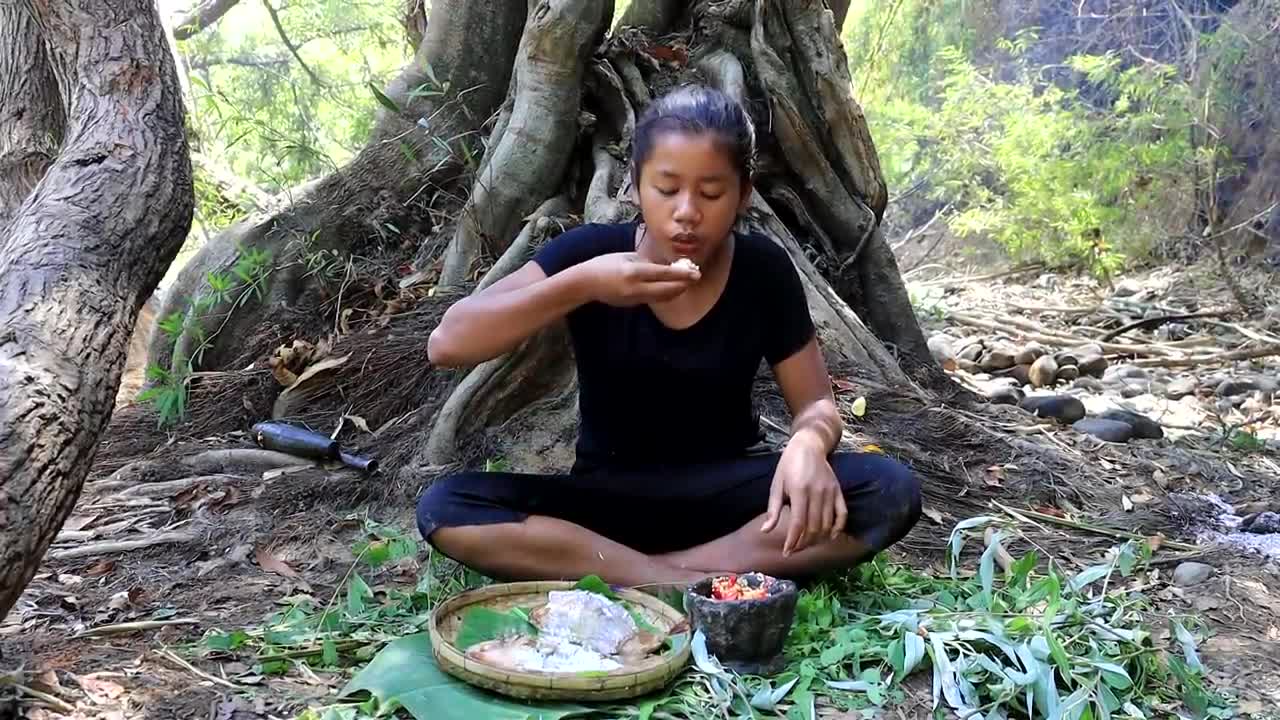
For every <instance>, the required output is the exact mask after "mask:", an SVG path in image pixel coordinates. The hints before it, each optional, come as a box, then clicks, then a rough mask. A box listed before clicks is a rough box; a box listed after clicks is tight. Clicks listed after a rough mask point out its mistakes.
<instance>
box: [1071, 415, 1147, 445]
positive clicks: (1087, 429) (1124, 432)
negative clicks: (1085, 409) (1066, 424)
mask: <svg viewBox="0 0 1280 720" xmlns="http://www.w3.org/2000/svg"><path fill="white" fill-rule="evenodd" d="M1071 427H1072V428H1073V429H1074V430H1075V431H1076V432H1081V433H1084V434H1086V435H1092V436H1094V437H1096V438H1098V439H1099V440H1106V441H1107V442H1113V443H1124V442H1129V438H1131V437H1133V426H1132V425H1130V424H1128V423H1122V422H1120V421H1119V420H1104V419H1102V418H1085V419H1083V420H1077V421H1076V422H1074V423H1072V424H1071Z"/></svg>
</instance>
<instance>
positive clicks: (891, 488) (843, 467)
mask: <svg viewBox="0 0 1280 720" xmlns="http://www.w3.org/2000/svg"><path fill="white" fill-rule="evenodd" d="M832 469H833V470H834V471H835V473H836V477H837V478H838V479H839V480H840V485H841V487H843V488H844V494H845V502H846V504H847V505H848V506H849V509H850V517H851V519H852V517H853V516H854V511H853V508H854V507H855V506H857V507H859V509H860V510H862V511H864V513H865V514H863V513H860V514H861V515H862V517H864V518H867V519H868V521H870V518H871V517H874V518H876V520H877V522H878V524H880V525H881V527H880V528H879V529H878V532H872V533H871V534H872V535H875V536H877V537H878V538H881V539H882V541H881V542H879V543H876V544H877V545H883V547H878V548H876V549H877V550H882V549H884V547H888V546H889V545H892V544H894V543H896V542H898V541H899V540H901V539H902V538H903V537H904V536H906V534H907V533H908V532H910V531H911V528H913V527H915V524H916V522H917V521H919V519H920V515H921V511H922V506H923V485H922V483H921V480H920V476H919V475H918V474H916V472H915V471H914V470H912V469H911V467H910V466H908V465H906V464H905V463H903V462H900V461H898V460H895V459H893V458H891V457H889V456H887V455H881V454H879V453H848V454H840V455H837V456H835V458H834V459H833V462H832ZM866 511H872V512H866ZM850 530H852V531H853V532H854V533H855V534H859V531H860V530H861V531H863V532H867V531H868V530H869V528H857V527H851V528H850Z"/></svg>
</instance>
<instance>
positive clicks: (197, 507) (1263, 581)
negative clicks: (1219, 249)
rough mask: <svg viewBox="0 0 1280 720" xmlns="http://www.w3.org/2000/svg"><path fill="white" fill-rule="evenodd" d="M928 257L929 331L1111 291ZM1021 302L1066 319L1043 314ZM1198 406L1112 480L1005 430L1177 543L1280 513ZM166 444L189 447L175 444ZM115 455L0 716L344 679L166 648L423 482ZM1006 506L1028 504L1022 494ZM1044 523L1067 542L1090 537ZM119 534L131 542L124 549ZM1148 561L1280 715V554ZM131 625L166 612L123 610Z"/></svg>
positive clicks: (1233, 672)
mask: <svg viewBox="0 0 1280 720" xmlns="http://www.w3.org/2000/svg"><path fill="white" fill-rule="evenodd" d="M927 265H930V263H917V266H919V267H922V268H925V270H923V271H922V272H920V273H917V274H916V275H915V277H913V278H909V279H912V280H914V281H915V282H916V283H917V285H916V287H915V289H916V290H917V291H918V292H919V293H920V296H921V297H922V298H923V299H924V300H923V302H926V303H928V302H932V303H934V304H935V309H936V312H934V311H926V312H925V316H926V317H927V318H929V320H928V329H929V330H930V331H931V332H941V331H947V332H954V333H956V334H961V333H966V332H970V331H971V330H972V328H969V329H964V328H962V327H960V324H958V323H956V322H954V321H952V320H948V316H949V315H951V314H954V313H957V312H959V313H966V312H967V313H975V312H986V311H990V312H994V311H995V309H999V310H1000V311H1001V312H1004V311H1007V310H1008V307H1009V306H1011V305H1021V306H1022V307H1055V306H1063V305H1075V304H1087V303H1090V302H1100V301H1101V299H1102V298H1105V297H1107V296H1109V295H1111V294H1113V292H1114V290H1113V289H1111V288H1105V287H1101V286H1099V285H1097V284H1096V283H1092V282H1090V281H1084V280H1080V279H1076V278H1069V277H1062V278H1056V279H1052V280H1046V279H1045V278H1044V276H1043V275H1042V274H1037V273H1034V272H1033V273H1025V274H1021V275H1011V276H1007V277H1003V278H995V279H990V278H978V279H972V278H974V277H975V276H979V275H982V274H984V273H985V274H990V272H991V265H990V263H989V261H987V260H984V261H982V266H981V269H979V268H976V267H965V266H954V265H953V266H951V267H946V266H939V265H937V264H932V265H933V266H932V267H926V266H927ZM1162 272H1163V271H1160V270H1154V271H1151V272H1148V273H1144V274H1141V275H1136V276H1134V277H1133V278H1130V279H1131V280H1132V281H1133V282H1135V283H1138V284H1139V286H1141V287H1144V288H1146V287H1152V288H1157V289H1158V293H1163V294H1164V295H1167V294H1168V293H1169V292H1172V291H1173V290H1176V289H1177V288H1179V287H1185V284H1184V283H1182V282H1180V281H1173V282H1166V281H1165V280H1164V279H1162V278H1164V276H1163V275H1162ZM1206 272H1207V271H1206ZM966 277H967V278H970V279H965V278H966ZM1276 284H1277V285H1280V283H1276ZM1161 288H1162V289H1161ZM1199 292H1201V293H1202V295H1203V297H1202V302H1203V304H1205V305H1209V304H1210V303H1211V301H1212V300H1213V299H1214V297H1211V295H1212V293H1214V292H1217V293H1219V294H1222V293H1226V290H1225V289H1224V288H1220V287H1216V286H1214V287H1208V286H1206V288H1202V289H1201V290H1200V291H1199ZM1042 315H1043V314H1042ZM1019 317H1040V318H1041V319H1040V320H1039V321H1043V322H1045V323H1046V324H1052V323H1053V322H1054V320H1053V318H1049V319H1045V318H1043V317H1041V315H1034V314H1022V315H1019ZM1259 367H1261V368H1262V370H1263V371H1268V372H1270V371H1272V370H1268V368H1274V366H1270V365H1265V364H1264V365H1261V366H1259ZM1211 370H1212V368H1196V369H1195V370H1194V372H1195V373H1201V374H1203V373H1207V372H1210V371H1211ZM1104 394H1105V393H1104ZM1117 397H1118V396H1117ZM1272 407H1273V408H1274V407H1275V406H1274V405H1273V406H1272ZM1009 410H1010V409H1009V408H1007V407H1002V406H994V405H993V406H989V408H988V412H989V413H990V421H991V424H992V426H993V427H999V426H1000V425H1001V423H1004V422H1005V421H1006V419H1007V418H1008V417H1009V415H1008V411H1009ZM1268 418H1269V419H1268V420H1266V421H1264V422H1262V423H1260V425H1261V426H1267V423H1272V424H1274V423H1276V422H1277V415H1276V414H1275V413H1272V414H1270V415H1268ZM1199 420H1200V421H1201V423H1202V424H1201V425H1196V426H1192V427H1189V428H1186V429H1184V430H1183V431H1182V432H1181V433H1174V432H1170V434H1169V435H1167V436H1166V437H1165V438H1164V439H1162V440H1159V441H1143V442H1142V443H1138V442H1135V443H1131V444H1127V445H1114V444H1107V445H1106V447H1105V450H1106V453H1128V454H1132V455H1133V456H1135V457H1140V458H1142V459H1143V460H1144V461H1145V462H1148V463H1151V465H1149V466H1150V467H1156V468H1160V469H1162V470H1161V471H1160V472H1156V473H1152V474H1151V475H1148V476H1145V477H1144V476H1125V477H1114V476H1112V475H1111V474H1110V473H1109V472H1108V465H1107V464H1106V460H1105V457H1106V456H1107V455H1106V454H1105V453H1101V452H1100V451H1099V448H1100V447H1102V445H1101V444H1100V443H1098V442H1097V441H1095V440H1093V439H1092V438H1088V437H1083V436H1081V435H1080V434H1079V433H1076V432H1074V431H1073V430H1071V429H1070V428H1069V427H1068V428H1063V427H1056V426H1045V425H1038V426H1037V425H1035V424H1034V423H1032V424H1029V426H1030V427H1031V430H1030V431H1025V429H1024V430H1023V431H1019V430H1017V429H1015V430H1013V431H1011V432H1010V433H1009V434H1010V436H1011V437H1014V436H1017V437H1021V438H1022V439H1025V440H1030V441H1032V442H1037V443H1041V444H1044V445H1046V446H1052V447H1056V448H1065V449H1066V450H1067V451H1069V452H1071V453H1074V454H1075V455H1078V456H1079V457H1080V458H1081V461H1082V462H1093V461H1095V459H1096V458H1104V459H1102V460H1101V461H1100V462H1099V463H1098V465H1097V467H1098V473H1097V482H1098V483H1111V484H1117V485H1121V486H1123V487H1122V490H1123V496H1124V497H1125V498H1128V500H1127V501H1126V505H1128V506H1127V507H1117V508H1115V510H1114V513H1116V514H1118V515H1120V516H1121V517H1122V518H1123V515H1124V513H1131V514H1133V517H1134V518H1135V520H1134V524H1135V527H1136V526H1137V525H1139V524H1140V523H1139V522H1138V520H1136V518H1137V517H1138V516H1139V515H1141V516H1142V517H1145V518H1151V517H1155V518H1158V524H1159V525H1160V526H1161V527H1163V528H1167V529H1168V531H1167V532H1168V535H1169V538H1168V539H1170V540H1183V541H1187V542H1196V541H1197V539H1198V538H1197V537H1196V528H1197V525H1196V524H1195V522H1194V521H1193V520H1194V518H1190V517H1189V516H1188V515H1187V514H1186V513H1185V512H1182V511H1179V510H1178V509H1177V507H1176V506H1175V504H1174V503H1173V498H1176V497H1180V496H1182V495H1185V494H1188V493H1192V494H1194V493H1203V494H1210V493H1212V494H1213V495H1214V496H1216V497H1220V498H1222V499H1223V501H1225V502H1226V503H1228V504H1230V505H1232V506H1236V507H1238V506H1240V505H1242V504H1250V503H1252V505H1253V506H1254V507H1255V508H1256V509H1265V508H1266V507H1270V509H1272V510H1277V511H1280V507H1277V506H1276V504H1280V500H1277V499H1280V487H1277V486H1278V485H1280V471H1273V469H1274V468H1275V465H1274V464H1272V462H1271V461H1270V460H1269V459H1268V455H1269V453H1268V452H1263V451H1253V452H1248V451H1244V450H1239V449H1235V448H1232V447H1215V446H1213V445H1212V444H1211V443H1210V441H1209V438H1210V437H1211V435H1212V431H1213V429H1214V426H1213V425H1212V423H1208V421H1206V420H1205V419H1204V418H1203V417H1201V418H1199ZM1171 424H1177V423H1171ZM1267 427H1269V426H1267ZM1264 429H1265V428H1264ZM240 441H241V442H243V439H240ZM165 452H170V453H171V457H173V458H175V459H174V460H173V462H178V461H179V460H178V459H177V458H178V457H179V455H180V452H181V451H180V450H175V449H170V450H168V451H165ZM119 465H120V463H119V462H114V463H109V464H106V465H104V466H103V467H101V468H99V469H98V470H96V471H95V473H94V474H93V476H92V477H91V479H90V482H89V483H88V484H87V485H86V487H85V489H84V492H83V494H82V497H81V499H80V501H79V504H78V506H77V509H76V512H75V515H74V516H73V517H72V519H71V521H70V522H69V523H68V524H67V526H66V528H65V529H64V531H63V534H62V536H60V540H59V542H58V543H57V544H56V545H55V547H54V548H53V549H52V550H51V552H50V554H49V556H48V557H47V558H46V561H45V563H44V565H43V567H42V568H41V571H40V574H39V575H38V576H37V577H36V579H35V581H34V582H32V584H31V585H30V587H29V588H28V590H27V592H26V593H25V594H24V596H23V597H22V599H21V600H20V602H19V603H18V605H17V607H16V608H15V609H14V610H13V611H12V612H11V613H10V614H9V616H8V617H7V618H5V619H4V621H3V623H0V669H3V670H4V671H6V672H15V671H21V673H22V675H21V677H23V678H25V680H23V682H24V684H26V686H27V687H29V688H31V689H32V690H34V691H35V695H33V694H31V693H26V694H23V695H22V696H21V697H20V698H19V697H17V696H15V695H14V693H13V687H12V686H8V687H3V686H0V698H3V699H2V700H0V718H6V717H32V718H58V717H66V718H103V719H110V720H124V719H126V718H211V719H215V718H216V719H221V720H229V719H231V718H236V719H238V720H243V719H248V718H290V717H293V716H295V715H296V714H297V713H298V712H300V711H301V710H302V709H304V708H305V707H307V706H308V705H309V704H312V705H314V704H322V703H324V702H326V699H327V701H332V700H333V699H334V695H335V694H336V692H337V690H338V688H339V687H341V683H342V682H343V681H344V680H345V678H343V677H342V676H340V675H339V674H337V673H331V674H317V673H315V672H311V671H310V670H303V669H299V670H298V671H297V672H290V673H288V674H287V675H286V676H285V677H283V678H276V677H272V678H269V679H267V678H263V677H261V676H257V675H255V674H254V672H253V670H252V668H251V667H250V666H249V665H247V664H246V663H245V662H243V661H239V660H236V659H227V658H220V657H217V656H214V657H211V658H197V659H194V660H192V662H191V664H186V661H184V660H183V659H182V658H184V657H188V656H187V655H185V654H184V653H183V652H171V651H176V650H181V649H182V648H183V647H184V646H187V645H191V644H193V643H196V642H197V641H198V640H200V638H201V637H202V636H204V635H205V634H206V633H208V632H210V631H212V630H215V629H217V630H226V631H230V630H234V629H237V628H242V627H248V626H254V625H260V624H262V623H263V621H264V620H265V619H266V618H267V617H269V616H270V615H271V614H272V613H274V612H278V611H280V610H281V608H282V607H284V606H285V604H286V602H287V599H288V598H291V597H293V598H296V597H298V596H299V595H307V596H310V597H312V598H315V599H317V601H318V602H320V603H324V602H329V601H330V600H331V599H333V598H334V597H335V596H336V594H337V590H338V588H341V587H342V584H343V582H344V579H345V578H346V576H347V573H348V571H349V570H350V569H351V567H352V565H353V563H354V561H355V560H356V554H355V553H354V552H353V550H352V548H353V546H354V545H355V544H356V543H357V542H358V541H359V540H360V539H361V538H362V537H363V536H364V528H365V524H366V522H367V521H370V520H372V521H376V522H378V523H382V524H386V525H391V526H396V527H399V528H400V529H402V530H403V531H404V532H406V533H409V534H410V535H412V536H413V537H415V538H416V530H414V525H413V505H414V500H415V495H416V492H417V489H418V488H417V487H414V486H412V485H411V484H405V483H403V482H398V483H389V482H387V481H385V480H384V479H383V478H381V477H379V476H376V475H375V476H372V477H366V476H363V475H361V474H359V473H357V472H355V471H352V470H348V469H341V468H323V467H318V466H314V465H313V466H305V465H303V464H300V465H299V466H297V467H295V468H291V469H289V470H288V471H286V472H281V471H268V472H265V473H264V472H221V473H214V474H210V475H205V476H200V477H198V478H196V480H195V481H191V480H184V481H181V482H167V483H166V482H162V483H151V484H144V485H140V486H139V485H134V486H122V485H121V484H119V483H113V482H112V481H109V480H107V479H106V478H107V477H108V476H109V475H110V472H111V471H113V470H115V469H117V468H118V467H119ZM974 482H983V481H982V480H978V479H975V480H974ZM986 484H988V485H989V484H990V483H989V482H987V483H986ZM1004 502H1006V503H1007V504H1008V505H1010V506H1014V507H1023V506H1024V505H1023V504H1020V500H1019V497H1018V496H1017V495H1016V494H1015V493H1012V492H1010V493H1009V495H1008V497H1005V498H1004ZM1130 506H1131V507H1130ZM934 510H935V511H937V510H939V509H934ZM940 510H941V511H942V512H945V510H946V508H942V509H940ZM937 515H938V516H941V512H937ZM944 519H945V522H943V521H942V520H940V519H939V518H938V517H933V516H931V517H926V518H922V520H921V522H920V524H919V525H918V526H917V527H916V529H915V530H914V531H913V536H915V537H917V538H918V537H925V536H927V537H930V538H934V539H936V538H939V537H945V536H946V535H947V534H948V533H949V532H950V529H951V527H950V526H951V524H952V523H953V522H954V520H955V519H954V518H951V517H946V518H944ZM1112 519H1113V520H1114V518H1112ZM1179 528H1181V532H1178V529H1179ZM1043 529H1044V531H1045V533H1047V534H1048V536H1050V537H1052V538H1054V539H1055V540H1056V541H1057V542H1058V543H1060V547H1061V548H1062V551H1063V552H1064V553H1065V554H1067V555H1070V553H1071V549H1072V548H1073V547H1080V546H1081V543H1082V538H1084V537H1086V536H1088V534H1089V533H1088V532H1082V531H1079V530H1072V529H1069V528H1065V527H1056V526H1046V527H1044V528H1043ZM122 541H132V542H134V543H135V544H134V545H125V546H121V545H119V544H118V543H120V542H122ZM100 543H117V544H116V545H114V546H112V545H101V544H100ZM148 543H153V544H148ZM910 545H911V544H910V543H908V544H904V546H910ZM904 559H905V560H906V561H908V562H910V563H912V564H913V565H915V566H917V567H920V568H927V567H941V558H940V557H938V556H928V555H920V554H918V553H913V554H911V555H908V556H906V557H905V558H904ZM1193 559H1194V560H1198V561H1200V562H1203V563H1205V564H1207V565H1210V566H1211V567H1212V573H1211V574H1210V576H1209V577H1208V578H1207V579H1204V580H1202V581H1200V582H1197V583H1193V584H1190V585H1187V586H1180V585H1178V584H1175V583H1173V582H1172V581H1171V576H1172V573H1173V571H1174V569H1175V567H1176V566H1177V565H1178V564H1179V563H1181V562H1184V561H1187V560H1193ZM424 562H426V550H425V546H424V547H423V548H422V549H421V550H420V552H419V553H418V556H417V557H416V558H414V559H408V560H405V561H402V562H400V563H398V564H395V565H393V566H390V567H388V568H386V569H384V570H380V571H376V572H370V573H368V574H367V575H366V577H365V579H366V581H367V582H368V583H369V584H370V586H372V587H373V588H374V589H375V592H376V591H377V590H378V589H379V588H385V587H412V586H413V584H414V583H415V582H416V578H417V576H418V573H419V570H420V569H421V567H422V563H424ZM1155 562H1156V565H1155V567H1156V568H1157V569H1158V571H1159V573H1158V575H1157V578H1156V580H1155V582H1154V587H1153V588H1152V589H1151V592H1153V593H1154V597H1156V598H1157V599H1158V600H1159V602H1160V604H1161V609H1162V610H1164V609H1168V610H1171V611H1178V612H1188V613H1195V614H1198V615H1199V616H1201V617H1203V618H1205V619H1206V620H1207V621H1208V622H1209V623H1210V625H1211V627H1212V628H1213V633H1214V634H1213V636H1212V637H1211V638H1210V639H1209V640H1208V641H1207V642H1206V644H1205V646H1204V647H1203V648H1202V658H1203V660H1204V664H1205V665H1206V667H1207V668H1208V669H1209V671H1210V675H1211V678H1212V679H1213V681H1214V682H1215V684H1218V685H1219V686H1221V687H1228V688H1232V689H1233V690H1235V691H1236V692H1238V694H1239V697H1240V699H1241V703H1240V705H1239V707H1238V710H1239V712H1240V714H1241V715H1242V716H1255V717H1270V718H1276V717H1280V715H1277V714H1276V711H1275V708H1277V707H1280V568H1278V566H1277V564H1276V561H1275V559H1268V558H1266V557H1264V556H1261V555H1258V554H1256V553H1250V552H1248V551H1246V550H1244V549H1242V548H1239V547H1231V546H1227V547H1213V546H1211V545H1208V544H1205V545H1204V551H1203V552H1202V553H1200V554H1198V555H1197V556H1195V557H1191V556H1188V555H1186V554H1181V555H1178V554H1171V555H1161V554H1157V556H1156V558H1155ZM138 622H151V623H167V624H159V625H153V626H144V627H141V628H139V627H136V626H135V627H133V628H130V627H129V626H128V625H124V626H121V624H123V623H138ZM104 628H105V631H104V630H103V629H104ZM95 629H98V630H97V631H96V633H97V634H95ZM1153 630H1154V631H1155V632H1157V633H1159V632H1161V631H1162V630H1161V629H1159V628H1153ZM1165 632H1167V631H1165ZM913 687H915V685H914V684H913ZM928 690H929V688H928V683H927V681H926V682H925V683H924V686H923V687H915V691H913V692H912V693H911V695H910V697H909V700H908V702H907V703H906V704H905V705H903V706H900V707H898V708H896V709H895V710H893V711H892V712H893V713H894V714H895V715H896V716H899V717H928V716H930V714H931V713H930V712H929V708H928V704H929V703H928V700H929V698H928ZM1268 713H1270V714H1268Z"/></svg>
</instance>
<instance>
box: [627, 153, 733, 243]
mask: <svg viewBox="0 0 1280 720" xmlns="http://www.w3.org/2000/svg"><path fill="white" fill-rule="evenodd" d="M638 191H639V198H640V212H641V214H642V215H643V217H644V223H645V226H646V230H647V238H646V239H645V241H644V244H645V245H646V246H650V245H651V247H647V248H644V250H647V252H645V254H646V255H650V256H651V259H653V260H656V261H658V262H667V263H670V262H674V261H675V260H677V259H679V258H689V259H690V260H692V261H693V262H694V263H697V264H698V265H699V266H703V265H705V264H706V261H707V260H708V259H710V258H714V257H716V255H717V253H718V251H719V249H720V248H721V247H722V246H723V245H724V242H725V240H726V239H727V238H728V237H729V232H730V231H731V230H732V229H733V224H734V221H735V220H736V219H737V217H738V213H739V212H740V211H742V210H744V209H745V208H746V206H747V204H748V203H749V201H750V196H751V189H750V185H749V183H745V182H743V180H742V178H741V177H740V176H739V174H738V170H737V168H735V167H734V164H733V162H732V161H731V160H730V158H729V155H728V154H727V152H726V150H725V149H724V148H723V146H722V145H721V144H720V143H718V142H717V141H716V139H715V137H714V136H712V135H710V134H707V133H700V134H694V133H686V132H666V133H663V134H662V135H660V136H659V137H658V138H656V139H655V141H654V144H653V148H652V152H651V153H650V154H649V158H648V160H647V161H646V162H645V164H644V166H643V167H641V169H640V185H639V188H638Z"/></svg>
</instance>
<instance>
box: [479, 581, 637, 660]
mask: <svg viewBox="0 0 1280 720" xmlns="http://www.w3.org/2000/svg"><path fill="white" fill-rule="evenodd" d="M529 620H530V622H532V623H533V624H534V626H536V627H537V628H538V634H537V636H536V637H517V638H508V639H503V640H490V641H488V642H483V643H479V644H477V645H475V646H472V647H471V648H468V650H467V655H468V656H470V657H471V658H473V659H475V660H479V661H480V662H484V663H487V664H491V665H497V666H499V667H505V668H510V669H512V670H524V671H528V672H608V671H610V670H617V669H618V668H621V667H622V666H623V662H628V661H632V660H639V659H641V658H643V657H644V656H645V655H648V654H649V653H651V652H653V651H654V650H656V649H657V648H658V647H659V646H660V645H661V644H662V638H661V637H659V636H658V635H655V634H653V633H649V632H643V631H641V630H640V629H639V627H638V626H637V625H636V621H635V620H634V619H633V618H632V617H631V613H629V612H627V609H626V608H625V607H623V606H622V605H620V604H618V603H616V602H614V601H612V600H610V599H609V598H606V597H604V596H603V595H599V594H597V593H593V592H589V591H586V590H565V591H560V590H553V591H551V592H549V593H548V594H547V602H546V604H544V605H542V606H541V607H539V608H537V609H536V610H534V611H533V612H531V613H529Z"/></svg>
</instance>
